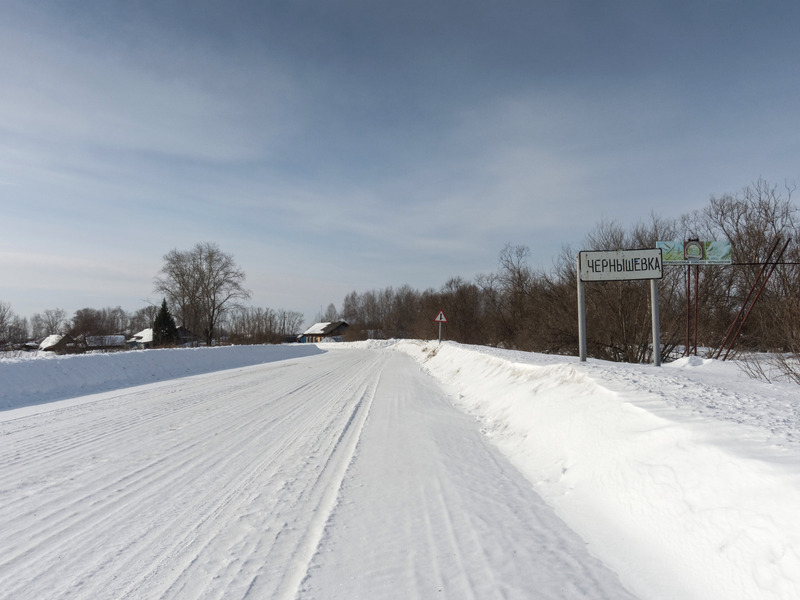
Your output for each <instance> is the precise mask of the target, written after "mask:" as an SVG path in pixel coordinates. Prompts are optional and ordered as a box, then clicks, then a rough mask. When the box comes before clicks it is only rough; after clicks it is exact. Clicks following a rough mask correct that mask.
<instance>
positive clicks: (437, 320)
mask: <svg viewBox="0 0 800 600" xmlns="http://www.w3.org/2000/svg"><path fill="white" fill-rule="evenodd" d="M433 322H434V323H439V343H440V344H441V343H442V323H447V317H445V316H444V311H443V310H440V311H439V314H438V315H436V318H435V319H434V320H433Z"/></svg>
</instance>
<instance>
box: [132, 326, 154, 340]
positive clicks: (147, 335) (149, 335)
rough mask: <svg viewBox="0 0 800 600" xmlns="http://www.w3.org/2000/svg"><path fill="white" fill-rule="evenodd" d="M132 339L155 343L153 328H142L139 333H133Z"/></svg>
mask: <svg viewBox="0 0 800 600" xmlns="http://www.w3.org/2000/svg"><path fill="white" fill-rule="evenodd" d="M131 341H134V342H140V343H142V344H151V343H153V329H152V328H148V329H142V330H141V331H140V332H139V333H135V334H133V337H131Z"/></svg>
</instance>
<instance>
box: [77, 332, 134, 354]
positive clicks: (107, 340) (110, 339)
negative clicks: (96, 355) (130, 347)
mask: <svg viewBox="0 0 800 600" xmlns="http://www.w3.org/2000/svg"><path fill="white" fill-rule="evenodd" d="M83 340H84V344H83V345H84V350H86V351H87V352H116V351H117V350H125V348H126V347H127V344H126V342H125V336H124V335H87V336H85V337H84V338H83Z"/></svg>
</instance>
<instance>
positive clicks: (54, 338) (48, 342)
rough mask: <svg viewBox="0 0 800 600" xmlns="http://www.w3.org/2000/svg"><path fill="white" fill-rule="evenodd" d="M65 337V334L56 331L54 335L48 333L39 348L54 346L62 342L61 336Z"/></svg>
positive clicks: (44, 348)
mask: <svg viewBox="0 0 800 600" xmlns="http://www.w3.org/2000/svg"><path fill="white" fill-rule="evenodd" d="M63 337H64V336H63V335H58V334H57V333H54V334H53V335H48V336H47V337H46V338H44V339H43V340H42V341H41V343H40V344H39V350H47V349H48V348H52V347H53V346H55V345H56V344H57V343H58V342H60V341H61V338H63Z"/></svg>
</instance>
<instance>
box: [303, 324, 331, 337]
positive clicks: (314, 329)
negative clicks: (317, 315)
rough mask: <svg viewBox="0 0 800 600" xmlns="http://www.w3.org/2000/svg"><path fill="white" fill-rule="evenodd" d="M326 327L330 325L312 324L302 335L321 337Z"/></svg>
mask: <svg viewBox="0 0 800 600" xmlns="http://www.w3.org/2000/svg"><path fill="white" fill-rule="evenodd" d="M328 325H330V323H314V324H313V325H312V326H311V327H309V328H308V329H306V330H305V331H304V332H303V335H322V334H323V333H325V328H326V327H327V326H328Z"/></svg>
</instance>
